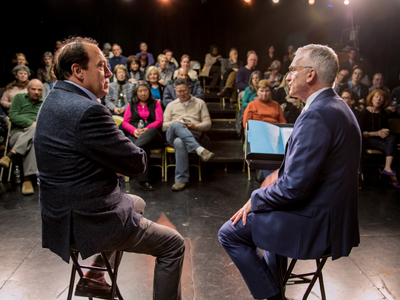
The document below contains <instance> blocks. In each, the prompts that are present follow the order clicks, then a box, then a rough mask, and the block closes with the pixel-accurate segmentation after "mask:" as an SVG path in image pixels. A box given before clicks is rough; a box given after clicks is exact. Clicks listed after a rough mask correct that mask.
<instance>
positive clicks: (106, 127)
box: [34, 37, 185, 300]
mask: <svg viewBox="0 0 400 300" xmlns="http://www.w3.org/2000/svg"><path fill="white" fill-rule="evenodd" d="M55 61H56V66H55V72H56V76H57V78H58V81H57V82H56V84H55V86H54V88H53V90H52V91H51V92H50V94H49V95H48V97H47V98H46V101H45V102H44V103H43V105H42V107H41V110H40V111H39V114H38V118H37V124H36V132H35V136H34V147H35V153H36V159H37V165H38V172H39V175H38V177H39V180H40V193H39V195H40V208H41V215H42V243H43V247H45V248H49V249H50V250H51V251H53V252H55V253H56V254H58V255H59V256H61V258H62V259H63V260H65V261H67V262H68V260H69V249H70V245H75V246H76V248H78V250H79V251H80V254H81V256H82V258H83V259H85V258H87V257H89V256H91V255H94V254H96V253H99V252H101V251H110V255H112V253H113V251H115V250H120V251H127V252H136V253H144V254H148V255H152V256H155V257H156V260H157V262H156V265H155V270H154V290H153V297H154V299H170V300H177V299H181V291H180V277H181V272H182V263H183V256H184V249H185V246H184V240H183V238H182V236H181V235H180V234H179V233H178V232H177V231H175V230H173V229H171V228H168V227H166V226H162V225H159V224H156V223H153V222H151V221H149V220H147V219H145V218H144V217H142V216H141V214H142V213H143V211H144V208H145V203H144V201H143V200H142V199H141V198H139V197H137V196H133V195H127V194H124V193H121V191H120V186H119V180H120V177H121V176H122V175H120V174H124V175H127V176H134V175H136V174H138V173H143V172H144V168H145V162H146V154H145V152H144V151H143V150H142V149H140V148H138V147H136V146H135V145H134V144H133V143H132V142H131V141H130V140H129V139H128V138H126V137H125V136H124V135H123V133H122V131H120V130H119V129H118V127H117V126H116V124H115V122H114V120H113V118H112V116H111V114H110V112H109V110H108V108H107V107H105V106H103V105H102V104H100V101H99V98H101V97H104V96H105V95H106V94H107V93H108V85H109V84H108V78H110V77H111V76H112V73H111V72H110V70H109V69H108V68H107V61H106V58H104V56H103V55H102V53H101V51H100V49H99V48H98V47H97V43H96V42H95V41H94V40H91V39H88V38H79V37H78V38H73V39H71V40H67V41H65V42H64V43H63V47H62V48H61V49H60V50H58V52H57V54H56V60H55ZM94 263H95V264H96V265H101V264H103V261H102V259H101V258H99V256H97V257H96V258H95V261H94ZM132 271H133V272H134V271H135V266H132ZM75 294H76V295H78V296H85V297H95V298H103V299H104V298H105V299H108V297H109V295H110V286H109V285H108V284H107V283H106V282H105V280H104V274H102V273H100V274H99V273H96V271H93V270H92V271H89V272H87V273H86V274H85V277H84V278H82V279H80V280H79V283H78V285H77V287H76V290H75Z"/></svg>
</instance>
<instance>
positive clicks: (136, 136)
mask: <svg viewBox="0 0 400 300" xmlns="http://www.w3.org/2000/svg"><path fill="white" fill-rule="evenodd" d="M146 131H147V128H142V129H139V128H138V129H136V130H135V131H134V132H133V135H134V137H135V138H139V137H140V136H141V135H142V134H143V133H145V132H146Z"/></svg>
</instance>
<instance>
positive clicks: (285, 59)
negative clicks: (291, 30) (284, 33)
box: [282, 45, 296, 71]
mask: <svg viewBox="0 0 400 300" xmlns="http://www.w3.org/2000/svg"><path fill="white" fill-rule="evenodd" d="M295 52H296V48H295V47H294V46H293V45H289V46H288V50H287V53H286V54H285V55H284V56H283V58H282V63H283V64H287V63H289V65H290V63H291V62H292V61H293V58H292V55H293V54H294V53H295ZM285 71H286V70H285Z"/></svg>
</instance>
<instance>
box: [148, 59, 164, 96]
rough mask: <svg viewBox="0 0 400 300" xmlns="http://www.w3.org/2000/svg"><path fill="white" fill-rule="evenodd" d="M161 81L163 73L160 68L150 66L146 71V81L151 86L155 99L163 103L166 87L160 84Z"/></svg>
mask: <svg viewBox="0 0 400 300" xmlns="http://www.w3.org/2000/svg"><path fill="white" fill-rule="evenodd" d="M160 79H161V73H160V71H159V70H158V68H157V67H155V66H150V67H149V68H148V69H147V71H146V81H147V83H148V84H149V86H150V91H151V94H152V95H153V97H154V99H156V100H157V101H161V102H162V99H163V94H164V88H165V86H164V85H163V84H161V83H160V82H159V81H160Z"/></svg>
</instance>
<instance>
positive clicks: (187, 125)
mask: <svg viewBox="0 0 400 300" xmlns="http://www.w3.org/2000/svg"><path fill="white" fill-rule="evenodd" d="M177 121H178V122H179V123H182V124H183V125H185V126H186V127H187V128H188V129H190V130H193V131H196V130H198V129H199V127H198V126H197V125H196V124H193V123H192V122H185V121H184V120H183V118H179V119H178V120H177Z"/></svg>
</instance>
